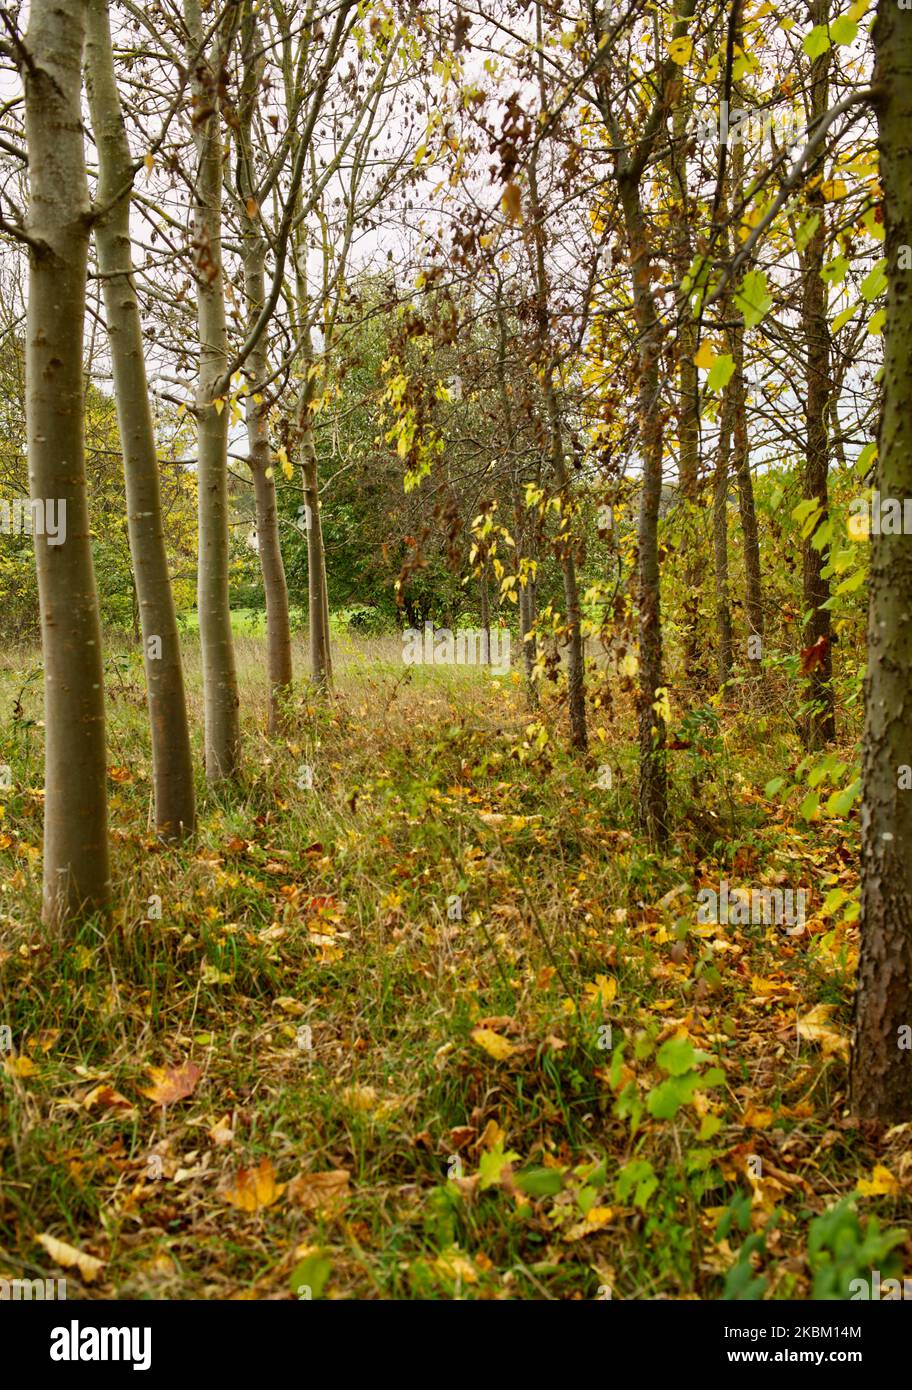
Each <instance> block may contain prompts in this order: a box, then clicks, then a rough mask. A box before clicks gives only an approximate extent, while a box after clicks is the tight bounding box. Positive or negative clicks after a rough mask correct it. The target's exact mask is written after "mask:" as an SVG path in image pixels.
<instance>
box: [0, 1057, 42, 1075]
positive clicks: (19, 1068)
mask: <svg viewBox="0 0 912 1390" xmlns="http://www.w3.org/2000/svg"><path fill="white" fill-rule="evenodd" d="M5 1065H6V1070H7V1073H8V1074H9V1075H10V1076H37V1075H38V1068H37V1067H36V1066H35V1063H34V1062H33V1061H32V1059H31V1057H7V1059H6V1064H5Z"/></svg>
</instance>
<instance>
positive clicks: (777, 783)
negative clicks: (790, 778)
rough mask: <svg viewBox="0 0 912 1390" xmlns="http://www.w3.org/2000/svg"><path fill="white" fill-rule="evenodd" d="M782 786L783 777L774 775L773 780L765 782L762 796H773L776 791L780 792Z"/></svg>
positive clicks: (783, 784) (783, 783)
mask: <svg viewBox="0 0 912 1390" xmlns="http://www.w3.org/2000/svg"><path fill="white" fill-rule="evenodd" d="M784 786H785V778H784V777H774V778H773V780H772V781H771V782H767V784H766V786H765V787H764V788H763V794H764V796H770V797H772V796H775V795H776V793H777V792H780V791H781V790H782V788H783V787H784Z"/></svg>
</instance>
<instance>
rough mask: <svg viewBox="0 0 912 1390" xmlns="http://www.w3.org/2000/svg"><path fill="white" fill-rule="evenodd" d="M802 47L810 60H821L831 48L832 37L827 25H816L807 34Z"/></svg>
mask: <svg viewBox="0 0 912 1390" xmlns="http://www.w3.org/2000/svg"><path fill="white" fill-rule="evenodd" d="M801 47H802V48H803V49H804V51H805V53H806V54H807V56H808V57H809V58H819V57H820V55H821V53H826V51H827V49H828V48H829V47H830V36H829V34H828V33H827V27H826V25H825V24H815V25H814V27H813V29H812V30H811V32H810V33H809V34H805V36H804V42H803V43H802V45H801Z"/></svg>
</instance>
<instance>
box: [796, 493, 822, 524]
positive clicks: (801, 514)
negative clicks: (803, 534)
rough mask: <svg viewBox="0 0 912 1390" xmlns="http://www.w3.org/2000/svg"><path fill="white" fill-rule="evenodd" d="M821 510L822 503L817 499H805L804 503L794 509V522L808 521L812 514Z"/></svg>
mask: <svg viewBox="0 0 912 1390" xmlns="http://www.w3.org/2000/svg"><path fill="white" fill-rule="evenodd" d="M819 510H820V503H819V501H818V500H817V498H816V497H805V499H804V501H803V502H799V503H798V505H797V506H796V507H793V508H792V519H793V521H798V522H802V521H807V519H808V517H809V516H810V515H811V513H812V512H815V511H819Z"/></svg>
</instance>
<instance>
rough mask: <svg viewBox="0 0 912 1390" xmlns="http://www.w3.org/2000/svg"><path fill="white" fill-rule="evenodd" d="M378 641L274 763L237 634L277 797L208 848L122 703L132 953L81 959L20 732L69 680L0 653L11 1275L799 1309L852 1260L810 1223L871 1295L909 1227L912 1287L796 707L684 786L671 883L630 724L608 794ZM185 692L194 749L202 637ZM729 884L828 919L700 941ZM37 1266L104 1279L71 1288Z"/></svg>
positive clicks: (897, 1152) (542, 723)
mask: <svg viewBox="0 0 912 1390" xmlns="http://www.w3.org/2000/svg"><path fill="white" fill-rule="evenodd" d="M347 645H348V650H347V652H342V653H341V655H340V660H339V672H338V692H337V695H336V698H335V699H334V700H333V702H332V703H331V704H329V705H326V706H321V705H318V704H316V703H310V704H308V703H307V698H308V697H307V695H306V693H300V694H299V697H298V700H299V703H298V704H297V705H296V706H295V708H294V710H293V715H292V718H293V729H294V732H293V735H292V736H290V737H289V738H288V740H287V741H282V742H269V741H267V739H266V737H265V735H264V733H263V731H262V730H263V725H264V722H265V720H264V716H265V711H264V708H263V689H262V685H263V672H264V668H265V660H264V654H263V650H262V646H261V643H260V641H259V640H258V639H255V638H244V639H241V640H240V642H239V649H240V656H241V663H242V668H241V694H242V710H243V712H244V716H245V764H244V766H245V773H244V777H243V780H242V783H241V785H240V786H238V787H235V788H233V789H231V790H223V791H220V792H218V793H212V792H206V791H205V789H204V788H203V787H202V786H201V788H200V793H201V796H200V833H199V838H198V841H197V842H196V843H195V844H194V846H193V848H192V849H187V848H177V849H174V848H163V847H162V846H161V845H160V844H158V843H157V842H156V841H155V839H154V838H153V836H152V835H151V833H150V829H149V807H150V780H149V756H148V745H147V742H146V736H145V734H144V732H143V725H144V722H145V711H144V700H143V690H142V674H141V668H140V667H139V666H138V664H137V662H136V660H135V659H133V660H132V661H131V660H128V659H126V658H125V659H123V660H122V661H121V662H120V663H119V666H118V667H117V668H114V667H112V668H111V669H110V679H109V689H108V694H109V702H108V704H109V743H110V760H111V769H110V776H111V786H110V791H111V823H112V836H113V855H114V874H115V882H116V886H117V895H118V903H119V911H118V915H117V921H116V930H115V932H114V934H113V935H111V936H110V937H109V938H108V939H105V937H104V935H103V934H102V932H101V930H100V929H99V928H97V927H89V928H86V929H84V930H83V931H82V932H81V934H80V936H79V937H78V939H77V940H76V941H74V942H73V943H72V944H71V945H69V946H68V947H67V948H66V949H65V950H64V951H63V952H62V953H60V952H55V953H54V954H53V955H52V953H51V951H50V950H49V948H48V945H47V943H46V942H45V941H44V940H43V938H42V935H41V932H40V929H39V927H38V925H37V919H38V902H39V887H40V848H39V847H40V841H41V792H40V790H38V788H39V787H40V782H41V775H42V774H41V753H42V749H41V742H42V738H41V733H42V731H41V728H40V726H39V725H38V724H30V723H29V722H28V721H29V720H35V721H37V720H40V718H41V710H40V685H39V682H38V681H37V680H35V681H33V682H32V683H31V684H30V685H29V686H28V687H27V688H26V690H25V692H24V693H23V694H22V696H21V717H20V718H19V719H18V720H16V719H14V718H11V710H12V707H13V702H14V700H15V698H16V696H17V695H18V694H19V693H20V688H21V685H22V678H21V677H17V676H16V675H15V674H14V673H15V672H17V671H22V670H25V671H28V670H29V669H30V668H31V667H32V666H34V665H35V664H36V662H37V657H36V656H35V654H34V653H31V654H30V653H21V652H20V653H16V652H9V651H7V652H6V653H4V654H3V655H2V656H0V761H4V760H5V761H7V762H9V763H10V765H11V767H12V770H13V789H12V790H10V791H8V792H7V793H5V794H0V799H3V797H5V800H4V805H5V811H4V812H3V818H2V819H0V890H2V895H0V1024H6V1025H8V1026H9V1027H10V1029H11V1031H12V1038H13V1052H12V1054H10V1055H8V1056H7V1057H6V1058H5V1059H4V1062H3V1064H2V1065H0V1120H2V1125H0V1174H2V1179H0V1276H4V1275H5V1276H7V1277H21V1276H23V1275H27V1276H28V1277H36V1276H37V1275H39V1274H42V1275H45V1276H47V1277H51V1276H59V1275H60V1274H61V1273H65V1274H66V1275H67V1278H68V1281H71V1282H70V1288H71V1290H72V1292H71V1293H70V1296H71V1297H73V1296H90V1297H99V1298H115V1297H121V1298H128V1297H132V1298H135V1297H147V1298H209V1299H226V1298H276V1297H278V1298H293V1297H295V1296H296V1292H295V1291H297V1290H300V1289H302V1287H305V1286H306V1288H307V1289H309V1290H310V1291H311V1293H312V1295H313V1296H314V1297H320V1296H322V1297H328V1298H336V1299H338V1298H378V1297H380V1298H406V1299H407V1298H413V1297H436V1298H451V1297H454V1296H456V1297H461V1298H532V1299H539V1298H558V1299H566V1298H595V1297H599V1296H600V1291H601V1296H602V1297H604V1296H607V1290H608V1289H610V1290H611V1295H612V1296H613V1297H615V1298H621V1299H631V1298H655V1297H669V1298H720V1297H723V1296H728V1297H732V1296H737V1295H739V1294H740V1295H741V1296H744V1295H745V1294H748V1295H750V1294H752V1295H753V1296H757V1295H761V1296H764V1297H777V1298H803V1297H808V1296H810V1293H811V1291H812V1288H813V1287H814V1279H815V1277H817V1278H818V1279H819V1278H820V1277H821V1275H820V1270H821V1266H822V1263H823V1264H826V1263H827V1262H828V1261H829V1262H830V1263H832V1262H834V1261H836V1262H838V1257H837V1254H836V1252H835V1245H836V1244H837V1242H836V1241H835V1239H834V1238H833V1237H832V1235H827V1234H826V1233H825V1232H823V1231H822V1228H821V1227H820V1226H819V1223H818V1227H817V1228H812V1222H813V1221H814V1219H815V1218H817V1217H819V1216H820V1214H821V1213H822V1212H824V1210H825V1209H826V1208H828V1207H830V1206H832V1204H833V1203H834V1202H835V1201H837V1199H839V1198H841V1197H849V1196H854V1199H855V1208H856V1209H857V1212H858V1216H859V1218H860V1222H861V1226H860V1228H859V1230H860V1231H861V1232H862V1233H863V1235H864V1240H865V1241H867V1245H866V1246H865V1247H864V1252H865V1253H864V1254H858V1253H857V1252H856V1255H855V1256H853V1257H852V1258H854V1259H856V1263H857V1262H858V1261H860V1262H861V1263H865V1262H866V1261H867V1264H868V1265H870V1264H871V1263H872V1262H873V1263H877V1262H878V1261H879V1262H880V1267H881V1268H885V1267H886V1266H885V1261H886V1250H885V1249H883V1250H881V1247H879V1246H878V1240H881V1239H882V1236H881V1235H879V1234H878V1232H881V1233H882V1232H883V1230H884V1228H888V1229H896V1228H902V1229H904V1230H905V1251H904V1252H902V1251H901V1252H899V1253H901V1254H903V1255H904V1261H903V1262H904V1263H905V1264H906V1266H907V1267H908V1266H910V1265H912V1239H910V1236H909V1226H910V1216H912V1151H910V1142H909V1136H910V1132H912V1127H910V1126H904V1127H901V1128H898V1129H895V1130H893V1131H888V1132H887V1133H883V1132H881V1131H876V1130H862V1129H859V1128H858V1127H857V1126H856V1125H855V1124H854V1123H853V1122H851V1121H850V1120H849V1119H848V1118H846V1117H845V1091H846V1057H847V1046H848V1032H849V1027H850V1007H851V992H852V972H853V968H854V963H855V959H856V953H857V939H856V938H857V930H856V925H855V923H854V921H853V920H852V919H853V913H854V911H855V908H854V906H853V895H854V894H855V891H856V888H857V847H856V832H857V813H856V818H855V819H850V820H844V819H840V818H836V819H833V820H827V819H825V818H824V819H816V820H813V821H811V822H809V823H805V822H804V821H803V820H802V819H801V818H800V816H799V815H798V814H797V809H796V805H795V804H793V802H791V801H786V802H785V803H783V802H782V801H781V800H779V799H776V798H768V797H767V796H766V795H765V794H764V787H765V786H766V784H767V783H768V782H769V781H770V780H771V779H773V778H775V777H777V776H781V775H782V774H783V772H784V771H785V770H786V769H787V768H788V767H789V765H790V764H791V765H794V763H795V762H796V761H797V759H798V758H799V757H800V751H799V749H798V745H797V742H796V740H795V738H794V734H793V731H792V729H791V726H789V727H786V726H785V719H786V715H785V713H784V710H783V705H784V701H779V700H777V699H776V698H775V696H773V698H771V699H770V701H769V705H770V712H769V713H768V714H767V715H766V716H763V717H758V715H757V712H756V711H753V712H752V713H751V717H750V718H748V717H747V715H746V712H745V711H743V710H739V708H738V707H737V704H735V705H733V706H732V707H731V708H730V709H728V710H726V711H723V712H722V722H721V727H720V729H719V731H718V733H717V734H716V735H714V736H713V737H711V738H710V737H709V736H707V737H706V739H705V741H704V744H703V746H702V748H701V747H698V746H695V744H694V741H693V740H691V746H690V747H689V748H682V749H678V750H677V751H675V752H672V753H671V754H670V764H671V769H672V776H673V795H672V805H673V810H674V815H675V829H674V833H673V836H672V840H671V843H670V845H669V847H668V850H667V852H666V853H663V854H660V855H656V854H653V853H651V852H650V851H649V850H648V849H647V848H646V846H645V845H644V843H643V841H642V840H641V839H640V837H639V836H638V835H637V833H636V830H635V823H634V819H633V801H632V792H633V791H634V790H635V765H636V759H635V752H636V750H635V748H634V745H633V743H632V741H631V734H630V731H631V729H632V728H633V720H632V715H631V711H630V709H629V708H621V707H618V708H617V709H616V710H615V714H614V720H613V722H610V721H609V720H608V717H607V715H606V714H605V712H604V711H596V712H595V717H594V719H593V724H594V726H595V728H596V729H597V727H598V722H599V719H602V720H604V727H603V730H602V734H601V736H600V735H599V734H598V733H597V732H594V733H593V751H592V753H591V755H590V757H589V758H588V760H582V759H579V758H575V757H573V756H571V755H570V754H569V753H568V752H567V751H566V729H565V719H564V712H563V711H562V710H561V709H560V708H559V707H558V706H557V705H556V704H555V703H554V701H553V698H552V697H551V696H550V694H549V692H548V691H547V690H546V692H545V702H544V708H543V711H542V712H541V713H540V714H539V715H537V716H533V715H531V714H530V713H529V711H528V708H527V707H526V704H525V699H524V694H523V689H522V686H521V684H520V682H519V680H518V677H515V676H514V677H513V678H512V679H508V680H506V681H504V680H501V681H498V680H496V679H493V678H491V677H489V676H487V675H484V674H481V673H479V672H473V671H468V672H467V671H465V670H457V671H453V670H447V671H443V672H441V671H440V670H436V671H435V670H431V671H427V670H425V669H423V668H410V674H409V675H408V678H407V679H406V678H404V669H403V667H402V666H401V664H400V663H399V662H398V661H397V660H396V653H397V646H398V644H397V643H395V642H389V643H386V644H384V643H383V642H367V641H363V642H362V641H358V642H357V643H355V644H347ZM297 663H298V669H303V668H304V654H303V648H302V649H301V650H299V651H298V653H297ZM188 666H189V670H190V684H191V697H192V701H193V702H194V704H195V706H196V708H195V710H194V715H195V716H198V714H199V706H200V694H199V677H198V653H197V651H196V649H195V648H194V647H193V645H192V643H190V642H188ZM193 722H194V726H195V727H196V728H199V726H200V723H201V720H200V719H199V718H198V717H194V721H193ZM680 741H681V742H687V741H688V740H687V739H682V740H680ZM304 763H310V764H312V765H313V768H314V788H313V790H307V789H306V787H302V786H299V785H298V783H299V781H301V780H302V779H301V775H300V769H301V766H302V764H304ZM603 764H608V765H610V766H612V767H613V769H614V776H613V789H612V790H605V789H603V788H602V787H601V786H600V785H599V780H600V778H599V772H598V769H599V766H600V765H603ZM722 879H727V880H728V881H729V882H730V883H731V884H732V885H739V884H742V883H750V884H762V883H776V882H779V883H788V884H789V885H792V886H795V885H798V884H801V885H807V886H808V887H809V888H810V889H812V890H813V896H812V898H811V900H810V905H809V909H808V917H807V923H806V927H805V930H804V932H803V933H801V934H800V935H797V936H789V935H787V934H786V932H785V931H784V930H783V929H782V928H781V927H765V926H762V925H757V926H751V925H747V926H732V925H722V926H713V925H705V926H701V925H700V924H699V923H698V922H697V918H696V903H695V894H696V891H697V888H698V887H699V886H700V885H701V884H707V885H710V886H713V885H714V886H718V884H719V883H720V881H721V880H722ZM836 887H841V888H842V889H843V890H844V892H845V894H846V895H847V897H846V898H844V899H843V900H842V901H841V902H840V903H839V906H838V907H833V906H832V903H833V902H834V901H835V900H836V899H838V898H839V896H840V895H839V894H833V893H832V890H833V889H834V888H836ZM156 895H157V897H158V898H160V899H161V917H160V919H158V918H157V917H156V916H155V915H154V897H155V896H156ZM451 895H459V896H460V897H461V899H462V919H461V920H450V918H449V916H448V907H447V903H448V899H449V898H450V896H451ZM150 898H152V899H153V909H152V913H150V906H149V900H150ZM827 898H829V901H830V904H831V907H830V910H829V911H828V912H827V914H826V915H823V914H822V912H821V908H822V905H823V904H824V901H825V900H826V899H827ZM450 910H452V908H451V909H450ZM608 1024H610V1026H611V1029H612V1034H611V1045H612V1048H613V1049H614V1052H613V1053H612V1051H611V1050H609V1049H608V1047H607V1046H606V1044H607V1041H608V1039H607V1033H606V1027H605V1025H608ZM308 1030H309V1032H308ZM308 1044H310V1045H308ZM620 1044H622V1045H623V1046H622V1048H621V1050H618V1048H619V1045H620ZM669 1044H670V1045H669ZM156 1068H158V1069H160V1070H159V1071H155V1070H154V1069H156ZM700 1079H702V1083H703V1086H702V1088H701V1085H700ZM676 1083H677V1087H676ZM688 1083H690V1084H688ZM682 1097H683V1099H682ZM165 1102H167V1103H165ZM638 1110H640V1111H641V1112H642V1113H641V1114H639V1115H638V1114H637V1111H638ZM669 1111H670V1112H671V1113H668V1112H669ZM757 1160H759V1163H758V1161H757ZM813 1229H817V1230H818V1236H816V1237H815V1236H814V1235H813ZM42 1236H44V1237H48V1236H50V1237H53V1238H56V1239H57V1240H61V1241H64V1242H66V1243H67V1244H68V1245H70V1246H72V1247H75V1249H76V1250H77V1251H79V1252H81V1254H82V1256H83V1257H88V1258H87V1259H86V1258H84V1259H83V1260H82V1262H81V1265H80V1264H73V1265H70V1267H68V1268H65V1269H61V1267H60V1266H59V1265H58V1264H56V1263H55V1262H54V1260H53V1258H52V1257H51V1253H49V1249H48V1247H49V1245H50V1248H51V1252H52V1251H53V1244H52V1242H47V1241H45V1242H43V1243H41V1242H39V1237H42ZM754 1237H756V1239H755V1238H754ZM896 1239H897V1240H899V1237H897V1238H896ZM809 1242H810V1244H809ZM850 1244H851V1242H850ZM856 1244H857V1241H856ZM739 1256H740V1258H739ZM72 1258H73V1256H72V1255H70V1256H68V1257H67V1259H72ZM753 1280H760V1281H762V1282H760V1283H752V1282H751V1281H753Z"/></svg>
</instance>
